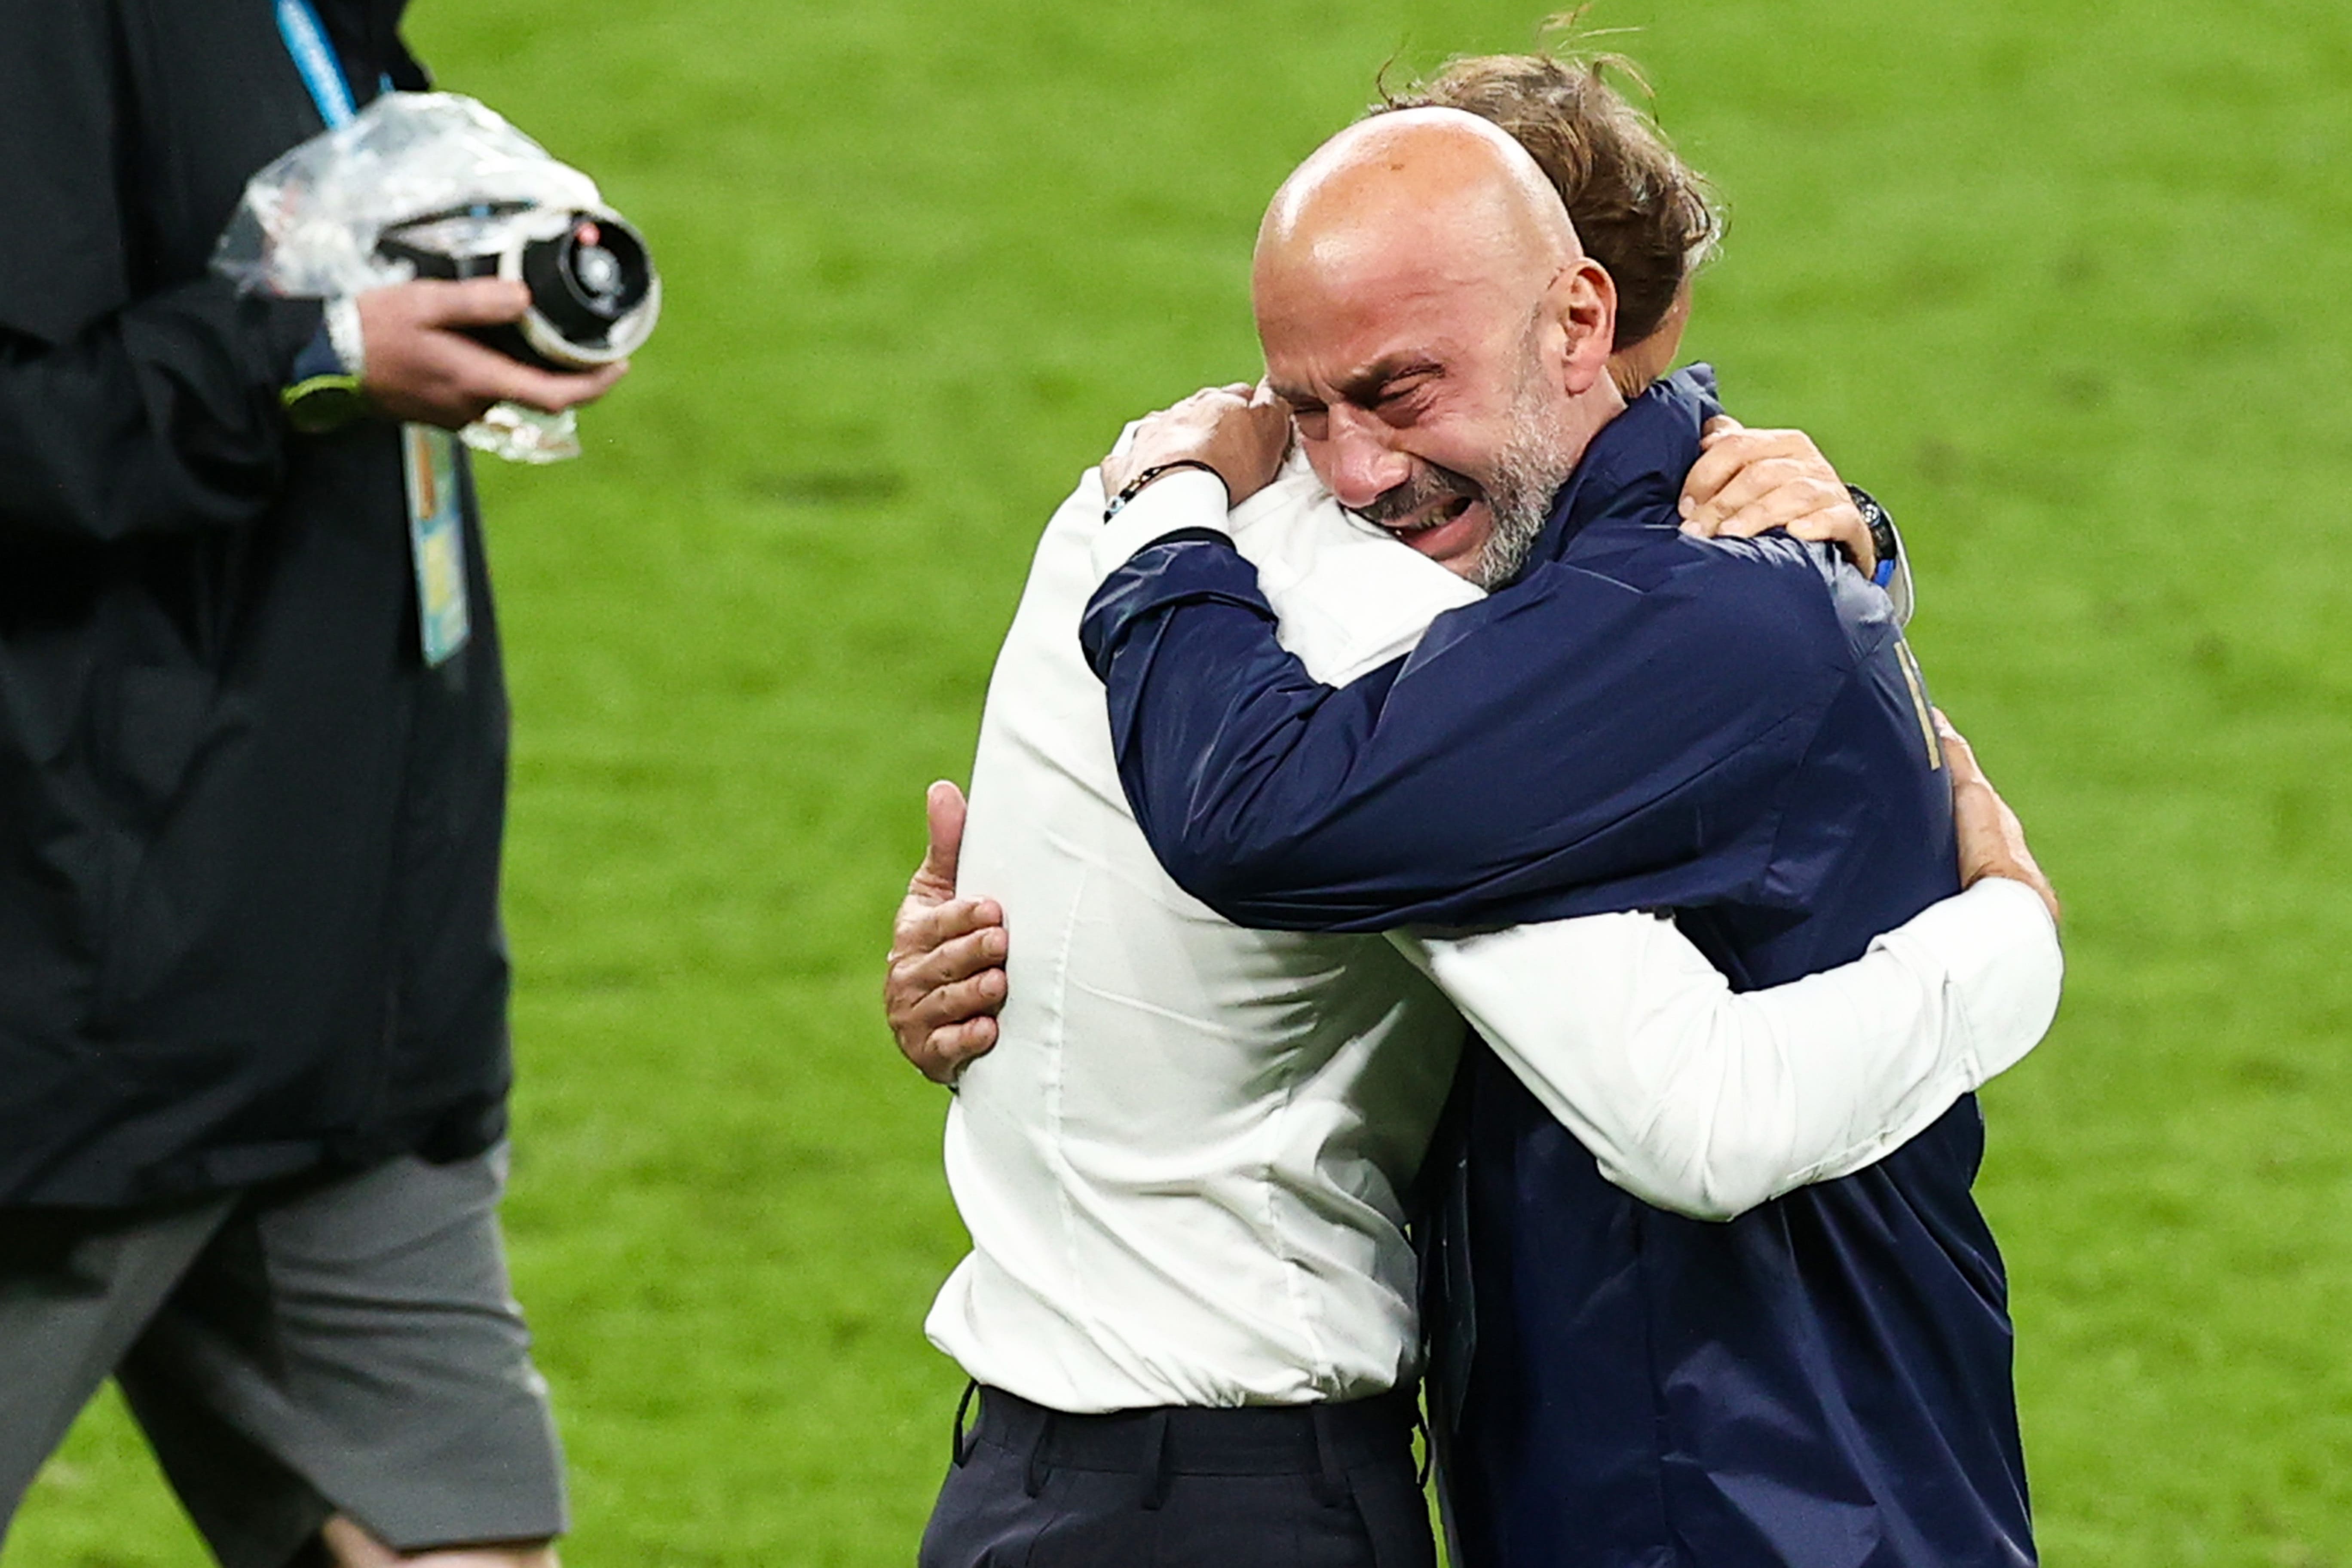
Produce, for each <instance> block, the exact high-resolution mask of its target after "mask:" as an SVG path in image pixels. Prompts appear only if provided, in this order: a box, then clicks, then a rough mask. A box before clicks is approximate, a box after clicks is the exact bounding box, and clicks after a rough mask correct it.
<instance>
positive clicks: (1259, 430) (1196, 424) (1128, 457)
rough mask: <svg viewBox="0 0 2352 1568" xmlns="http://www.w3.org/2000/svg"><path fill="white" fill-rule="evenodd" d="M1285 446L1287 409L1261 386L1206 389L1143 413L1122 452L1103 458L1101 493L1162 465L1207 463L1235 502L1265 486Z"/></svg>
mask: <svg viewBox="0 0 2352 1568" xmlns="http://www.w3.org/2000/svg"><path fill="white" fill-rule="evenodd" d="M1288 450H1290V410H1288V409H1287V408H1286V407H1284V406H1283V405H1281V404H1280V403H1279V402H1277V401H1276V399H1275V396H1274V394H1272V393H1271V392H1268V391H1267V390H1266V389H1265V385H1264V384H1259V385H1256V386H1252V385H1250V384H1248V383H1247V382H1239V381H1237V382H1234V384H1232V385H1230V386H1211V387H1204V388H1202V390H1201V391H1199V392H1196V393H1194V394H1193V395H1192V396H1190V397H1188V398H1186V399H1184V401H1183V402H1181V403H1179V404H1178V405H1176V406H1175V407H1173V408H1163V409H1161V410H1160V412H1159V413H1157V414H1153V415H1150V416H1147V417H1146V418H1145V419H1144V420H1143V421H1142V422H1141V423H1140V424H1139V425H1137V426H1136V427H1135V439H1134V440H1133V441H1131V442H1129V444H1128V447H1127V450H1126V451H1124V452H1114V453H1112V454H1111V455H1110V456H1109V457H1108V458H1104V459H1103V461H1102V480H1103V493H1104V494H1105V495H1107V496H1115V495H1117V494H1118V492H1119V491H1120V490H1122V489H1126V488H1127V483H1128V481H1129V479H1133V478H1135V476H1136V475H1138V474H1139V473H1141V472H1143V471H1144V470H1145V469H1146V468H1158V467H1159V466H1160V464H1162V463H1177V462H1194V463H1206V464H1208V465H1209V467H1211V468H1214V469H1215V470H1216V471H1217V477H1218V478H1219V479H1223V480H1224V481H1225V504H1226V505H1228V506H1239V505H1241V504H1242V502H1244V501H1245V500H1248V499H1249V498H1250V497H1252V496H1254V495H1255V494H1257V492H1258V491H1260V490H1262V489H1265V487H1266V484H1267V482H1268V481H1270V480H1271V479H1273V478H1274V476H1275V474H1276V471H1277V470H1279V469H1280V468H1281V467H1282V457H1283V454H1284V453H1285V452H1287V451H1288Z"/></svg>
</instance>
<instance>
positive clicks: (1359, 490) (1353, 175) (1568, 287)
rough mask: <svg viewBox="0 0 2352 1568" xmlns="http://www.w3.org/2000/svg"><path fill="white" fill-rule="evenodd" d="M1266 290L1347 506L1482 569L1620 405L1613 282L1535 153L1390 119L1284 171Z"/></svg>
mask: <svg viewBox="0 0 2352 1568" xmlns="http://www.w3.org/2000/svg"><path fill="white" fill-rule="evenodd" d="M1250 291H1251V296H1252V300H1253V303H1254V304H1255V308H1256V311H1257V327H1258V339H1259V342H1261V343H1262V344H1263V345H1264V347H1265V368H1266V378H1267V381H1268V383H1269V384H1270V385H1271V386H1272V388H1273V390H1274V393H1275V395H1276V396H1278V397H1279V398H1281V399H1282V400H1283V402H1285V403H1286V404H1287V405H1289V407H1290V410H1291V414H1292V416H1293V419H1294V422H1295V424H1296V426H1297V435H1298V440H1299V445H1300V447H1301V448H1302V449H1303V450H1304V451H1305V452H1306V454H1307V461H1308V462H1309V463H1311V464H1313V465H1314V467H1315V471H1316V473H1317V474H1318V476H1320V477H1321V479H1323V482H1324V483H1325V484H1326V485H1328V486H1329V487H1330V489H1331V493H1332V494H1333V495H1335V496H1337V497H1338V498H1339V502H1340V504H1341V505H1343V506H1346V507H1349V508H1350V509H1352V510H1355V511H1356V512H1357V513H1358V514H1359V515H1360V516H1362V517H1364V518H1366V519H1367V520H1369V521H1373V522H1376V523H1379V524H1380V525H1381V526H1382V527H1385V528H1388V529H1390V530H1391V531H1392V532H1394V533H1395V534H1396V535H1397V536H1398V537H1399V538H1400V539H1402V540H1403V541H1405V542H1408V543H1410V544H1411V545H1412V547H1413V548H1414V549H1416V550H1419V551H1420V552H1423V554H1425V555H1428V556H1429V557H1431V558H1432V559H1433V560H1436V561H1440V562H1442V563H1444V564H1446V565H1447V566H1449V567H1451V568H1453V569H1454V570H1455V571H1457V572H1461V573H1463V574H1465V575H1467V576H1470V577H1472V578H1474V579H1475V580H1476V581H1479V582H1486V583H1492V582H1500V581H1503V580H1505V579H1506V578H1507V577H1509V576H1510V575H1511V574H1512V573H1513V572H1515V571H1516V570H1517V564H1518V563H1520V562H1522V561H1523V560H1525V559H1526V554H1527V551H1528V548H1529V546H1530V545H1531V544H1532V543H1533V542H1534V540H1535V538H1536V536H1537V534H1538V532H1539V531H1540V530H1541V528H1542V526H1543V522H1544V519H1545V517H1546V515H1547V513H1548V511H1549V506H1550V502H1551V499H1552V495H1553V492H1554V491H1555V490H1556V489H1557V488H1558V486H1559V484H1560V483H1561V482H1562V481H1563V480H1564V479H1566V477H1567V475H1568V472H1569V470H1570V468H1572V467H1573V466H1574V463H1575V460H1576V458H1577V456H1578V454H1580V452H1581V451H1582V450H1583V448H1584V445H1585V443H1586V442H1587V441H1588V440H1589V439H1590V438H1591V433H1592V432H1593V431H1594V430H1597V429H1598V428H1600V426H1601V425H1602V424H1604V423H1605V422H1606V421H1607V420H1608V419H1609V418H1610V416H1612V415H1613V414H1614V413H1615V412H1616V410H1617V409H1618V408H1619V407H1622V402H1621V401H1619V400H1618V398H1617V395H1616V390H1615V387H1614V385H1613V384H1612V383H1611V382H1610V380H1609V378H1608V376H1607V374H1606V366H1607V363H1608V358H1609V351H1610V340H1611V337H1612V333H1613V331H1614V328H1615V322H1616V290H1615V289H1614V287H1613V286H1612V284H1611V282H1610V281H1609V275H1608V273H1607V272H1605V271H1603V270H1602V269H1601V268H1600V267H1599V266H1597V265H1596V264H1594V263H1593V262H1592V261H1591V260H1590V259H1588V258H1586V257H1585V255H1584V252H1583V248H1582V247H1580V245H1578V243H1577V239H1576V230H1575V227H1574V226H1572V225H1571V224H1570V222H1569V217H1568V209H1567V208H1566V207H1564V206H1563V205H1561V204H1560V199H1559V193H1558V192H1557V191H1556V190H1554V189H1553V187H1552V185H1551V183H1550V182H1549V180H1547V179H1546V178H1545V177H1544V174H1543V171H1542V170H1541V169H1539V168H1538V167H1537V165H1536V162H1535V160H1534V159H1533V158H1531V157H1529V156H1528V153H1527V150H1526V149H1525V148H1523V147H1521V146H1520V145H1519V144H1518V143H1517V142H1515V141H1513V140H1512V139H1511V137H1510V136H1509V135H1508V134H1507V133H1506V132H1503V131H1500V130H1498V129H1496V127H1495V126H1494V125H1493V124H1491V123H1489V122H1488V121H1485V120H1481V119H1479V118H1477V117H1476V116H1475V115H1471V114H1465V113H1463V112H1462V111H1461V110H1453V109H1416V110H1401V111H1398V112H1395V113H1390V114H1379V115H1374V116H1373V117H1371V118H1370V119H1369V120H1365V121H1359V122H1358V123H1357V124H1354V125H1351V126H1349V128H1348V129H1347V130H1345V131H1343V132H1340V133H1339V135H1337V136H1335V137H1333V138H1332V139H1331V140H1330V141H1328V142H1325V143H1324V144H1323V145H1322V147H1320V148H1319V149H1318V150H1317V152H1316V153H1315V155H1314V156H1313V157H1310V158H1309V159H1307V162H1306V163H1303V164H1301V165H1299V168H1298V171H1297V173H1296V174H1292V175H1291V176H1290V178H1289V179H1288V180H1286V181H1285V182H1284V183H1283V186H1282V189H1281V190H1280V191H1279V192H1278V193H1276V195H1275V198H1274V204H1273V205H1272V206H1271V207H1269V208H1268V209H1267V211H1266V215H1265V224H1264V225H1263V226H1261V227H1260V228H1259V230H1258V242H1257V255H1256V259H1255V266H1254V268H1252V272H1251V279H1250Z"/></svg>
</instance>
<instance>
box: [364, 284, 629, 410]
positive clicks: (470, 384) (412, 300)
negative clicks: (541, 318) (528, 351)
mask: <svg viewBox="0 0 2352 1568" xmlns="http://www.w3.org/2000/svg"><path fill="white" fill-rule="evenodd" d="M357 303H358V305H359V312H360V335H361V337H362V340H363V341H364V342H365V344H366V361H367V363H366V364H365V366H364V368H363V373H362V377H361V381H360V390H361V391H362V393H364V394H365V395H366V396H367V400H368V402H369V403H370V404H372V405H373V406H374V408H375V410H376V412H377V413H379V414H382V415H383V416H386V417H388V418H392V419H408V420H414V421H415V422H416V423H418V424H420V425H438V426H441V427H442V428H443V429H445V430H456V429H459V428H462V427H463V426H467V425H471V424H472V423H473V422H474V421H475V420H477V419H479V418H480V417H481V416H483V414H484V413H486V412H487V411H488V409H489V407H490V405H492V404H494V403H520V404H521V405H523V406H524V407H526V408H536V409H539V410H540V411H541V412H542V413H546V414H556V413H560V412H562V410H564V409H566V408H576V407H578V406H579V405H582V404H583V403H593V402H595V401H596V399H598V398H600V397H602V396H604V395H605V394H606V393H608V392H610V391H612V390H613V386H614V383H616V382H618V381H619V380H620V379H621V377H622V376H624V375H625V374H628V369H629V366H628V362H627V361H625V360H624V361H622V362H621V363H618V364H608V365H606V366H604V368H603V369H602V370H595V371H587V372H583V373H582V374H577V375H563V374H557V373H555V372H553V371H548V370H541V369H540V368H539V367H538V366H536V365H528V364H524V363H522V362H521V361H520V360H516V359H512V358H509V356H507V355H505V354H502V353H499V351H498V350H496V349H494V348H491V347H489V346H488V344H486V343H484V342H480V341H479V340H478V339H475V338H471V337H468V336H467V335H466V329H467V328H468V327H495V326H501V325H504V324H506V323H508V322H510V321H521V320H522V317H523V312H524V311H525V310H529V309H530V289H529V288H527V287H526V286H524V285H523V284H522V283H520V282H519V281H517V280H516V279H511V278H469V279H465V280H464V281H462V282H456V283H452V282H447V281H444V280H442V279H417V280H416V281H415V282H413V283H395V284H393V285H391V286H390V287H388V288H383V289H369V290H368V291H367V292H365V293H363V294H362V295H360V296H359V299H358V300H357Z"/></svg>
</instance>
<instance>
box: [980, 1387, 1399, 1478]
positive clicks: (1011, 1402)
mask: <svg viewBox="0 0 2352 1568" xmlns="http://www.w3.org/2000/svg"><path fill="white" fill-rule="evenodd" d="M1414 1423H1415V1404H1414V1399H1413V1394H1412V1390H1411V1389H1409V1388H1404V1389H1393V1390H1391V1391H1390V1392H1389V1393H1386V1394H1376V1395H1374V1396H1372V1397H1370V1398H1369V1399H1353V1400H1347V1401H1343V1402H1339V1403H1331V1404H1320V1405H1242V1406H1237V1407H1234V1408H1230V1409H1212V1408H1208V1407H1205V1406H1202V1405H1161V1406H1156V1407H1153V1408H1149V1409H1141V1410H1115V1411H1110V1412H1108V1413H1106V1414H1103V1415H1071V1414H1069V1413H1068V1412H1066V1411H1059V1410H1049V1409H1047V1408H1046V1407H1045V1406H1044V1405H1036V1404H1033V1403H1032V1402H1030V1401H1029V1400H1026V1399H1024V1398H1022V1397H1021V1396H1020V1395H1019V1394H1009V1393H1007V1392H1005V1391H1004V1390H1003V1389H1001V1388H982V1389H981V1390H980V1421H979V1424H978V1427H977V1429H976V1430H975V1432H974V1433H973V1436H974V1437H975V1438H976V1439H977V1440H979V1441H981V1442H984V1443H992V1444H994V1445H996V1446H997V1447H1003V1448H1010V1449H1012V1450H1013V1451H1014V1452H1015V1453H1023V1454H1027V1455H1029V1456H1030V1457H1031V1458H1032V1461H1033V1463H1034V1465H1037V1466H1041V1467H1045V1468H1069V1469H1079V1470H1119V1471H1126V1472H1129V1473H1131V1474H1144V1473H1147V1472H1151V1473H1157V1474H1160V1475H1183V1476H1295V1475H1333V1474H1335V1473H1337V1472H1343V1471H1346V1470H1350V1469H1354V1468H1356V1467H1358V1466H1360V1465H1363V1464H1367V1463H1370V1462H1372V1461H1375V1460H1380V1459H1386V1458H1393V1457H1394V1456H1395V1455H1396V1454H1397V1453H1398V1452H1399V1451H1400V1450H1403V1449H1409V1448H1410V1447H1411V1445H1412V1430H1413V1426H1414Z"/></svg>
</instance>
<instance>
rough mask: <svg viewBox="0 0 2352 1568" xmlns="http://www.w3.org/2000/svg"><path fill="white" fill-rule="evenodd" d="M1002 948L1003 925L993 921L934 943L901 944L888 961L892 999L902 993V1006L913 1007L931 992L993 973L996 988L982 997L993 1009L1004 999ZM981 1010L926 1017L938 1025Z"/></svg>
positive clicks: (973, 1009)
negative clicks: (995, 924)
mask: <svg viewBox="0 0 2352 1568" xmlns="http://www.w3.org/2000/svg"><path fill="white" fill-rule="evenodd" d="M1005 951H1006V942H1005V935H1004V928H1003V926H993V925H992V926H982V927H981V928H980V929H979V930H977V931H967V932H965V933H964V934H963V935H961V936H959V937H953V938H950V940H948V941H946V942H940V943H939V944H938V945H937V946H934V947H918V948H902V949H900V950H899V952H898V955H897V956H896V957H894V958H893V959H892V961H891V964H890V988H891V992H892V995H893V999H894V1001H895V1000H897V999H898V998H899V997H903V998H904V1006H905V1008H906V1009H908V1010H912V1009H913V1008H914V1007H915V1006H916V1005H918V1003H919V1001H920V1000H921V998H923V997H926V996H929V995H930V994H933V993H934V992H938V991H941V990H944V989H947V988H948V987H950V986H954V985H961V984H965V983H966V982H969V981H971V980H975V979H979V978H981V977H982V976H985V975H988V974H991V973H993V974H995V975H996V978H997V989H996V992H995V994H993V995H992V996H989V997H986V998H984V999H985V1000H986V1001H987V1002H989V1004H990V1006H989V1007H988V1009H987V1010H988V1011H991V1012H993V1011H994V1010H995V1008H994V1004H995V1003H997V1002H1001V1001H1003V996H1004V993H1003V978H1004V976H1003V963H1004V954H1005ZM980 1010H981V1009H979V1008H971V1009H967V1010H966V1012H965V1013H949V1014H946V1015H942V1016H936V1017H932V1018H930V1019H929V1022H930V1023H932V1024H934V1025H937V1024H940V1023H945V1022H948V1021H950V1019H951V1018H956V1017H962V1016H967V1013H968V1012H977V1011H980Z"/></svg>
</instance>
